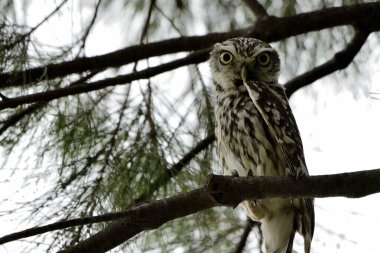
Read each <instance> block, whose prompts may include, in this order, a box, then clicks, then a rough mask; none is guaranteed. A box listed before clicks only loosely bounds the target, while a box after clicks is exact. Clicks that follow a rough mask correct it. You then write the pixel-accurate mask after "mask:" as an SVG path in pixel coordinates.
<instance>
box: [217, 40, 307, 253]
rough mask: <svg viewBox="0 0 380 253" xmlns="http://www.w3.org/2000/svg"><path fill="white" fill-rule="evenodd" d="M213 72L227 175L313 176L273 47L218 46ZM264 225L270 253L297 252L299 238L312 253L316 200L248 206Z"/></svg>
mask: <svg viewBox="0 0 380 253" xmlns="http://www.w3.org/2000/svg"><path fill="white" fill-rule="evenodd" d="M210 67H211V74H212V79H213V82H214V85H215V90H216V101H217V103H216V106H215V109H216V112H215V114H216V136H217V153H218V157H219V163H220V166H221V167H222V169H223V174H225V175H237V176H241V177H246V176H288V177H294V178H299V177H302V176H307V175H308V171H307V168H306V163H305V158H304V154H303V147H302V141H301V138H300V134H299V131H298V128H297V125H296V121H295V119H294V116H293V114H292V111H291V109H290V106H289V103H288V99H287V97H286V94H285V91H284V88H283V87H282V86H281V85H279V84H278V75H279V72H280V59H279V56H278V54H277V52H276V51H275V50H274V49H273V48H272V47H271V46H270V45H269V44H267V43H265V42H262V41H260V40H258V39H253V38H235V39H230V40H227V41H224V42H223V43H217V44H215V46H214V49H213V51H212V52H211V59H210ZM243 206H244V207H245V208H246V210H247V214H248V215H249V216H250V217H251V218H252V219H253V220H258V221H260V222H261V230H262V232H263V236H264V245H265V249H266V252H267V253H285V252H287V253H290V252H292V247H293V239H294V235H295V232H296V231H298V232H299V233H300V234H301V235H302V236H303V237H304V241H305V252H306V253H309V252H310V244H311V240H312V237H313V232H314V204H313V199H281V198H275V199H265V200H247V201H244V202H243Z"/></svg>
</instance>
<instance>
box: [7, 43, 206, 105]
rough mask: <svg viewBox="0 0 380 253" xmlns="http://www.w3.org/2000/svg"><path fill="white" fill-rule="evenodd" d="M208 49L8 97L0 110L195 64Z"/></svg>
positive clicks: (97, 88) (101, 87)
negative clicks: (96, 78)
mask: <svg viewBox="0 0 380 253" xmlns="http://www.w3.org/2000/svg"><path fill="white" fill-rule="evenodd" d="M208 52H209V50H208V49H206V50H200V51H197V52H194V53H192V54H190V55H188V56H186V57H184V58H181V59H178V60H174V61H171V62H168V63H164V64H161V65H158V66H156V67H152V68H147V69H144V70H141V71H138V72H133V73H131V74H127V75H120V76H116V77H113V78H107V79H103V80H100V81H95V82H91V83H82V84H77V85H70V86H68V87H64V88H58V89H55V90H51V91H44V92H39V93H35V94H31V95H25V96H20V97H15V98H8V99H5V100H2V101H0V110H3V109H5V108H12V107H17V106H19V105H22V104H30V103H34V102H40V101H51V100H53V99H57V98H61V97H66V96H68V95H75V94H79V93H84V92H89V91H94V90H99V89H104V88H106V87H110V86H115V85H120V84H125V83H130V82H132V81H134V80H138V79H147V78H150V77H152V76H155V75H158V74H160V73H163V72H166V71H169V70H173V69H176V68H179V67H181V66H186V65H189V64H196V63H199V62H202V61H205V60H207V59H208V57H209V54H208Z"/></svg>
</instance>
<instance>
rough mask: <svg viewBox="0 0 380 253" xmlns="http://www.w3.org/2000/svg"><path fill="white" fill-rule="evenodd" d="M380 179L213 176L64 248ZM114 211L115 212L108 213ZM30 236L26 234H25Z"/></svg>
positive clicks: (347, 190) (83, 247) (368, 186)
mask: <svg viewBox="0 0 380 253" xmlns="http://www.w3.org/2000/svg"><path fill="white" fill-rule="evenodd" d="M379 181H380V169H377V170H369V171H359V172H352V173H341V174H334V175H321V176H309V177H304V178H299V179H294V178H288V177H249V178H242V177H231V176H219V175H211V176H210V177H209V178H208V180H207V183H206V185H205V187H203V188H199V189H196V190H193V191H190V192H188V193H185V194H181V195H178V196H175V197H171V198H167V199H162V200H156V201H152V202H146V203H142V204H140V205H137V206H135V207H133V208H132V209H130V210H128V211H125V212H122V214H120V213H119V214H118V215H120V216H119V217H120V218H123V219H121V220H120V221H116V222H114V223H112V224H110V225H109V226H108V227H106V228H105V229H104V230H103V231H101V232H99V233H97V234H95V235H94V236H91V237H90V238H88V239H86V240H84V241H82V242H80V243H79V244H78V245H76V246H74V247H72V248H70V249H68V250H66V251H64V252H66V253H67V252H94V253H96V252H105V251H107V250H110V249H112V248H114V247H116V246H117V245H119V244H121V243H122V242H124V241H126V240H128V239H130V238H131V237H133V236H135V235H137V234H138V233H140V232H142V231H145V230H151V229H155V228H158V227H159V226H161V225H162V224H164V223H165V222H167V221H170V220H173V219H177V218H180V217H184V216H186V215H189V214H193V213H196V212H199V211H202V210H205V209H208V208H212V207H216V206H220V205H221V203H222V204H223V205H228V206H233V207H235V206H237V205H238V204H239V203H240V202H241V201H243V200H246V199H264V198H275V197H279V198H300V197H305V198H314V197H315V198H325V197H339V196H343V197H349V198H359V197H364V196H367V195H370V194H374V193H378V192H380V184H379ZM110 215H114V214H109V215H108V216H110ZM103 216H104V217H107V215H103ZM95 218H96V217H95ZM89 219H90V218H89ZM33 229H34V230H36V229H38V228H33ZM33 229H32V230H33ZM29 232H30V230H29ZM20 233H22V232H19V233H17V234H18V237H17V236H13V235H8V236H5V237H2V238H0V244H4V243H6V242H9V241H11V240H15V239H20V238H21V237H20V236H19V235H20ZM35 234H36V233H34V235H35ZM30 235H31V234H30V233H29V234H24V236H23V237H26V236H30ZM10 238H11V240H10Z"/></svg>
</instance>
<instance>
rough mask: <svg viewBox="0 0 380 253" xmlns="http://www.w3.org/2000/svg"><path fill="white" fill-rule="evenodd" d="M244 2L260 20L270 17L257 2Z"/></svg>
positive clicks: (249, 0) (245, 0) (255, 0)
mask: <svg viewBox="0 0 380 253" xmlns="http://www.w3.org/2000/svg"><path fill="white" fill-rule="evenodd" d="M243 2H244V3H245V4H246V5H247V6H248V8H249V9H251V11H252V12H253V13H254V14H255V15H256V17H258V18H262V17H266V16H268V13H267V11H266V10H265V8H264V7H263V6H262V5H261V4H260V3H259V2H258V1H257V0H243Z"/></svg>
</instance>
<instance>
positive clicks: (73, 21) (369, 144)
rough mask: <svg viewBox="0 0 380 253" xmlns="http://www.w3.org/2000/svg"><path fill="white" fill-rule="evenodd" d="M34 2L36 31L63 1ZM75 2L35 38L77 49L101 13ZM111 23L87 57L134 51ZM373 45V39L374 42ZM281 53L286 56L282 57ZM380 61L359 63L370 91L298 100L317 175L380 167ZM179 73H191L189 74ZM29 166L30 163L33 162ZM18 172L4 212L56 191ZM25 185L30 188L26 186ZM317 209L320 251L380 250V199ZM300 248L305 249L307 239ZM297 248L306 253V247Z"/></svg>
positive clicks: (101, 25)
mask: <svg viewBox="0 0 380 253" xmlns="http://www.w3.org/2000/svg"><path fill="white" fill-rule="evenodd" d="M30 2H31V4H30V7H29V8H28V12H27V16H26V17H25V23H26V24H28V25H29V26H34V25H35V24H37V23H39V22H40V21H41V20H42V19H43V18H44V17H45V16H46V15H48V14H49V13H50V12H51V10H53V9H54V8H55V6H56V4H58V2H57V1H41V0H40V1H30ZM74 2H75V1H70V3H69V4H67V5H66V6H65V7H64V11H63V14H61V15H59V16H56V17H53V18H51V19H50V20H49V21H48V22H47V24H45V25H43V26H41V27H40V28H39V29H38V30H37V31H36V32H35V33H34V36H35V37H38V39H39V40H40V41H43V42H44V43H46V44H49V45H54V46H59V45H67V44H70V43H74V41H75V38H74V37H75V33H76V31H78V29H79V27H80V22H78V19H81V20H86V17H87V16H88V15H91V14H92V10H93V6H92V5H91V6H90V7H86V5H82V8H81V13H82V14H81V15H79V13H78V11H79V10H78V6H77V5H76V3H74ZM19 8H20V9H22V7H21V1H19ZM20 14H22V13H21V12H20ZM107 18H108V20H107V23H105V22H98V23H97V25H96V26H95V28H94V30H93V31H92V33H91V34H90V37H89V39H88V42H87V44H86V54H87V56H92V55H99V54H103V53H107V52H110V51H114V50H116V49H119V48H122V47H125V46H126V45H127V43H126V40H127V39H126V38H125V37H123V36H120V34H124V32H122V30H123V29H125V26H124V25H123V24H122V23H120V22H118V20H117V15H116V16H115V17H107ZM20 20H22V18H20ZM136 29H141V27H136ZM195 30H196V28H195ZM202 33H204V31H203V29H202V30H200V31H199V33H197V34H202ZM371 36H373V35H371ZM369 40H370V41H371V37H370V38H369ZM367 46H368V42H367ZM279 53H280V55H281V52H279ZM379 55H380V50H379V49H376V50H375V51H374V52H373V54H372V55H371V57H370V58H369V59H366V60H365V61H363V62H361V63H360V64H359V68H360V67H361V64H362V67H363V68H366V69H368V68H369V69H370V71H369V72H370V73H371V77H370V78H367V80H364V79H361V80H360V82H361V83H358V85H361V86H363V87H366V88H365V89H362V90H361V91H352V90H350V89H348V88H347V86H345V84H344V83H336V82H335V79H334V78H330V77H327V78H323V79H322V80H319V81H317V82H315V83H313V85H312V87H308V88H306V89H302V90H300V91H297V92H296V93H295V94H294V95H293V96H292V98H291V101H290V102H291V106H292V109H293V112H294V114H295V117H296V119H297V123H298V126H299V129H300V131H301V135H302V138H303V143H304V149H305V154H306V160H307V164H308V168H309V171H310V174H312V175H319V174H333V173H341V172H350V171H357V170H368V169H376V168H380V155H379V143H380V117H379V115H380V95H378V94H372V93H376V92H380V86H379V81H380V66H379V64H378V57H379ZM282 64H286V60H284V59H282ZM179 71H180V73H181V74H182V73H184V74H185V75H186V69H185V68H182V69H181V70H179ZM201 72H202V74H203V76H204V78H205V80H206V81H208V85H211V82H210V80H211V77H210V74H209V70H208V64H207V63H204V64H201ZM339 75H342V79H344V77H343V74H342V73H341V74H339ZM175 76H177V75H175ZM168 77H169V75H168V74H163V75H160V76H158V77H156V78H157V79H156V80H160V78H161V79H162V80H166V79H167V78H168ZM353 77H354V76H353ZM176 81H177V82H181V80H173V82H176ZM280 81H281V82H282V83H284V82H285V81H286V80H283V79H282V77H280ZM353 81H355V80H353ZM363 82H364V83H363ZM337 87H341V88H340V91H339V92H336V91H337ZM315 94H317V96H315ZM31 152H32V151H31ZM18 155H20V154H15V155H14V156H13V157H11V159H10V161H12V159H16V157H17V156H18ZM24 155H25V154H24ZM28 155H32V154H28ZM0 162H3V157H1V158H0ZM24 163H25V164H26V163H27V160H26V161H24ZM25 164H24V165H25ZM24 165H23V164H22V163H20V164H17V165H16V164H14V165H13V164H12V162H9V163H8V166H9V168H10V169H11V168H13V167H16V166H17V167H20V168H23V167H24ZM10 171H11V170H4V171H1V172H0V177H2V178H7V177H9V178H10V180H9V181H8V182H7V183H3V184H0V199H4V198H8V199H9V200H12V201H6V202H4V203H6V204H4V203H3V204H1V205H0V214H2V213H3V212H5V211H6V210H9V209H11V208H12V207H13V205H12V202H19V201H22V200H24V201H25V200H26V199H29V198H30V197H33V196H38V194H41V193H43V192H44V191H46V190H47V189H49V186H50V185H49V179H48V178H46V181H45V183H46V187H43V186H42V185H41V183H40V184H39V188H38V189H35V188H34V187H33V184H34V183H35V181H34V180H35V178H33V177H30V178H27V179H25V178H24V177H25V175H27V172H28V171H25V170H18V171H16V174H14V175H13V176H12V177H11V174H10V173H11V172H10ZM36 176H37V175H36ZM25 185H29V186H28V187H25ZM315 209H316V223H317V226H316V229H315V237H314V241H313V245H312V252H377V251H378V238H379V233H378V227H379V225H380V218H379V215H378V214H379V213H380V195H379V194H376V195H372V196H368V197H365V198H361V199H346V198H328V199H317V200H316V208H315ZM25 215H26V213H17V214H15V215H14V216H12V217H9V216H8V217H4V216H2V217H0V224H1V225H0V235H1V236H2V235H5V234H8V233H12V232H15V231H18V230H22V229H26V228H29V227H30V226H32V225H37V224H35V223H33V221H31V222H30V223H20V222H19V220H20V219H19V217H20V216H25ZM39 225H44V224H39ZM33 240H34V237H31V238H26V239H25V240H23V241H24V243H25V241H33ZM296 244H300V240H299V238H298V240H297V241H296ZM20 245H25V244H23V243H20V242H12V243H9V244H6V245H2V246H0V252H18V251H19V250H20ZM296 249H297V250H298V251H299V252H300V251H301V250H300V249H301V247H300V246H299V245H297V246H296ZM178 251H179V252H180V251H181V250H180V249H179V250H178ZM34 252H43V251H39V250H36V251H34Z"/></svg>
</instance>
